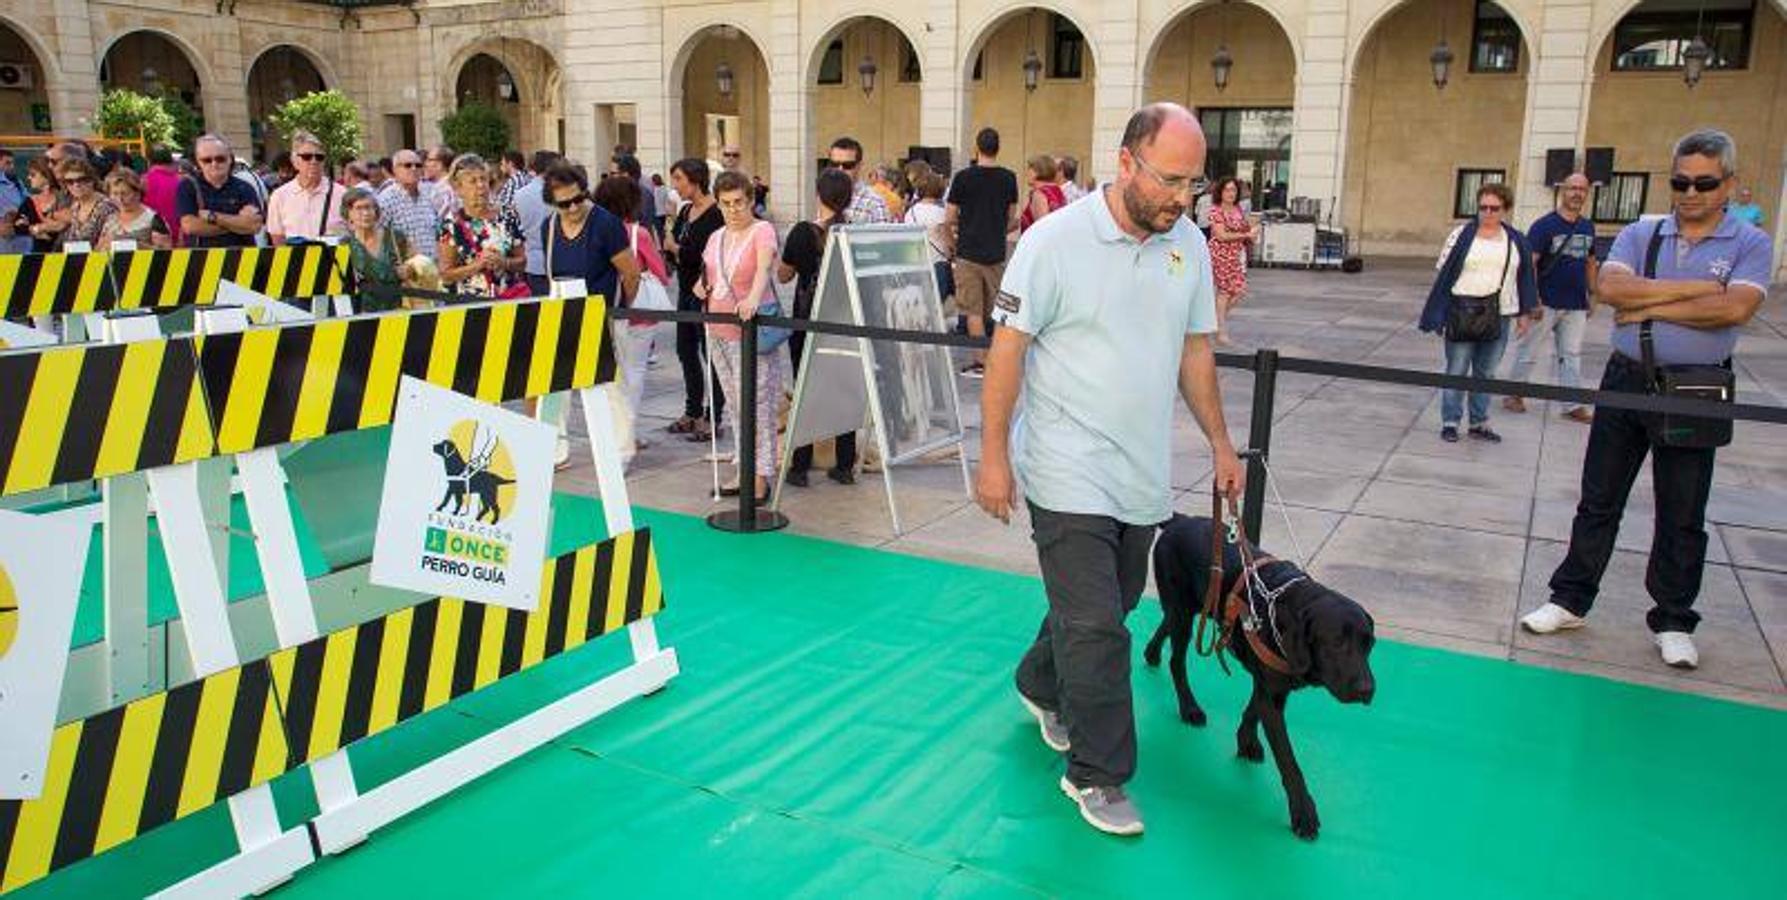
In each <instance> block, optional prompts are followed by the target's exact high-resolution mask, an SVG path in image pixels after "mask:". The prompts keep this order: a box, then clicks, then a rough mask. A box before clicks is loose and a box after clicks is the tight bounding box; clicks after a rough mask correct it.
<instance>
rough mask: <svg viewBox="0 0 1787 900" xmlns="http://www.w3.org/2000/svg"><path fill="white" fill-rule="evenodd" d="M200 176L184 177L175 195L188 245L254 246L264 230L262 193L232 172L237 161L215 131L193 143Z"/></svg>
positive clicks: (227, 144)
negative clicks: (258, 234) (261, 204)
mask: <svg viewBox="0 0 1787 900" xmlns="http://www.w3.org/2000/svg"><path fill="white" fill-rule="evenodd" d="M193 156H194V157H195V158H196V159H197V161H198V166H199V177H198V178H196V179H191V178H188V179H184V180H182V181H181V183H180V188H179V191H178V193H177V196H176V197H175V198H174V200H175V205H176V208H177V209H178V210H179V211H180V234H181V235H182V236H183V237H184V239H185V242H186V246H188V247H252V246H254V245H255V240H254V238H255V235H256V234H257V233H258V232H259V231H260V230H261V225H262V224H263V220H262V218H261V209H260V205H259V204H260V202H261V199H260V195H259V194H258V193H256V192H255V190H254V188H253V187H252V186H250V185H249V184H248V183H246V182H244V181H243V180H242V179H240V178H236V177H234V176H233V175H232V173H231V169H232V168H233V167H234V166H235V164H236V158H235V156H234V154H232V153H231V152H230V144H229V142H228V141H226V140H224V139H223V138H221V137H218V136H217V135H215V134H207V135H203V136H201V137H200V138H199V139H198V140H197V141H196V142H194V145H193Z"/></svg>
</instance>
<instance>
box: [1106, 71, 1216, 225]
mask: <svg viewBox="0 0 1787 900" xmlns="http://www.w3.org/2000/svg"><path fill="white" fill-rule="evenodd" d="M1205 149H1206V147H1205V143H1204V129H1203V127H1202V126H1200V125H1199V124H1198V120H1197V117H1196V116H1194V115H1192V113H1191V110H1188V109H1186V108H1185V107H1183V106H1180V105H1179V104H1177V103H1151V104H1149V105H1147V106H1144V107H1142V108H1141V109H1138V110H1136V112H1135V114H1134V115H1132V116H1130V117H1129V124H1128V125H1127V126H1126V127H1125V128H1124V129H1123V146H1122V149H1120V150H1119V151H1118V153H1117V180H1116V183H1115V186H1116V188H1117V190H1118V192H1119V193H1120V194H1121V197H1122V200H1123V210H1124V212H1125V213H1126V217H1127V218H1128V219H1129V223H1128V224H1129V225H1133V226H1134V228H1135V229H1137V230H1139V231H1140V232H1151V233H1156V234H1158V233H1162V232H1166V231H1171V230H1172V229H1173V228H1174V227H1175V226H1176V225H1177V224H1178V222H1179V219H1180V218H1181V217H1182V216H1184V215H1185V210H1186V208H1187V207H1189V206H1190V205H1191V203H1192V201H1193V199H1195V197H1196V195H1197V192H1198V190H1200V189H1201V187H1202V185H1203V183H1204V155H1205Z"/></svg>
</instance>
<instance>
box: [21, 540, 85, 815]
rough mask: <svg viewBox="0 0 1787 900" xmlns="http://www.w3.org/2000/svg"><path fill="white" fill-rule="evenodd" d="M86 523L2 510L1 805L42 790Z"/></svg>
mask: <svg viewBox="0 0 1787 900" xmlns="http://www.w3.org/2000/svg"><path fill="white" fill-rule="evenodd" d="M91 535H92V525H91V523H87V522H82V521H80V520H79V519H77V518H70V517H58V516H54V515H48V516H34V515H27V514H25V513H19V512H10V511H3V510H0V735H5V738H4V739H0V800H29V799H31V798H33V797H36V796H37V795H38V794H39V793H40V792H41V791H42V790H43V775H44V767H45V766H46V765H48V763H49V754H50V735H51V733H52V732H54V731H55V729H56V709H57V706H58V705H59V704H60V703H61V700H62V676H63V674H64V673H65V672H66V671H67V668H68V644H69V639H70V638H71V637H73V635H74V610H75V601H76V598H77V597H78V596H79V594H80V591H81V574H82V572H83V571H84V570H85V568H86V554H85V552H70V551H69V548H70V547H75V548H81V550H83V551H84V550H85V548H86V546H87V541H88V538H89V537H91Z"/></svg>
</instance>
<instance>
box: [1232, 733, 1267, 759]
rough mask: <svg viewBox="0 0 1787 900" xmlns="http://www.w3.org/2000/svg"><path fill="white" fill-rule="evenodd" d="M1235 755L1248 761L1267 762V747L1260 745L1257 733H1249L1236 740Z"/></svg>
mask: <svg viewBox="0 0 1787 900" xmlns="http://www.w3.org/2000/svg"><path fill="white" fill-rule="evenodd" d="M1235 755H1236V756H1238V757H1240V758H1242V759H1245V760H1247V761H1248V762H1255V763H1257V762H1265V761H1266V748H1264V747H1261V746H1260V739H1259V737H1258V736H1257V735H1248V736H1246V737H1243V738H1241V739H1240V740H1237V741H1236V742H1235Z"/></svg>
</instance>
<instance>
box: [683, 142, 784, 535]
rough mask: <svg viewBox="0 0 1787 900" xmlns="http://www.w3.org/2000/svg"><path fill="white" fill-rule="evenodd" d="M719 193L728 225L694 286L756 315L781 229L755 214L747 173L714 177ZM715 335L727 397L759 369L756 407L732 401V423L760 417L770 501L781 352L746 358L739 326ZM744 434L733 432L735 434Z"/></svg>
mask: <svg viewBox="0 0 1787 900" xmlns="http://www.w3.org/2000/svg"><path fill="white" fill-rule="evenodd" d="M714 197H715V199H716V201H717V202H718V205H719V207H720V215H721V216H722V217H723V218H724V219H725V222H726V226H725V227H724V228H721V229H720V230H719V231H718V232H716V233H715V234H714V236H713V237H711V238H709V239H708V242H707V249H706V251H705V252H704V253H703V254H702V263H703V274H702V278H701V282H700V283H699V284H697V285H696V286H695V294H696V296H698V297H700V298H702V300H704V301H705V302H706V304H707V311H708V312H712V313H731V314H734V315H737V316H738V317H739V318H741V319H749V318H751V317H752V316H754V315H756V314H757V307H758V306H759V305H760V304H761V303H762V302H763V298H764V295H765V294H768V293H769V291H770V283H769V279H770V271H771V270H772V269H773V268H774V267H775V264H776V227H775V226H774V225H771V224H770V223H768V222H765V221H763V220H761V219H758V218H756V217H755V216H753V215H752V214H751V202H752V196H751V179H750V177H749V176H747V175H745V174H744V173H743V172H721V173H720V175H719V177H718V178H715V179H714ZM710 333H711V336H712V338H713V340H712V343H711V344H710V348H711V350H712V353H713V361H714V368H716V369H718V370H719V373H720V382H721V385H722V387H723V388H724V390H725V392H726V395H727V396H729V397H734V398H736V397H739V396H741V394H740V393H739V384H740V383H741V380H742V378H743V376H744V367H745V366H755V367H756V372H757V408H756V409H750V410H741V409H739V404H738V403H733V404H732V427H734V428H737V427H738V423H739V416H755V417H756V430H757V445H756V450H757V466H756V468H757V471H756V472H754V473H752V474H753V475H754V476H755V479H754V481H753V490H754V491H755V493H756V495H757V498H758V500H760V501H768V499H769V481H770V479H771V478H774V477H775V474H776V463H777V461H778V454H777V452H776V444H777V440H776V413H777V411H778V407H780V405H781V402H782V369H781V366H779V365H778V364H777V363H778V360H777V358H776V357H777V356H778V354H776V353H759V354H756V356H757V358H756V359H745V358H744V357H743V356H742V355H741V354H742V353H743V352H744V350H743V347H742V344H741V338H742V337H743V331H742V329H740V328H739V326H737V325H713V326H710ZM739 433H740V432H737V431H734V432H733V434H739ZM743 484H744V477H743V473H740V476H739V479H738V480H737V481H735V482H733V483H732V484H731V485H728V486H725V487H722V488H720V493H721V494H722V495H724V496H736V495H737V494H738V492H739V491H740V490H742V489H743V488H742V485H743Z"/></svg>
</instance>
